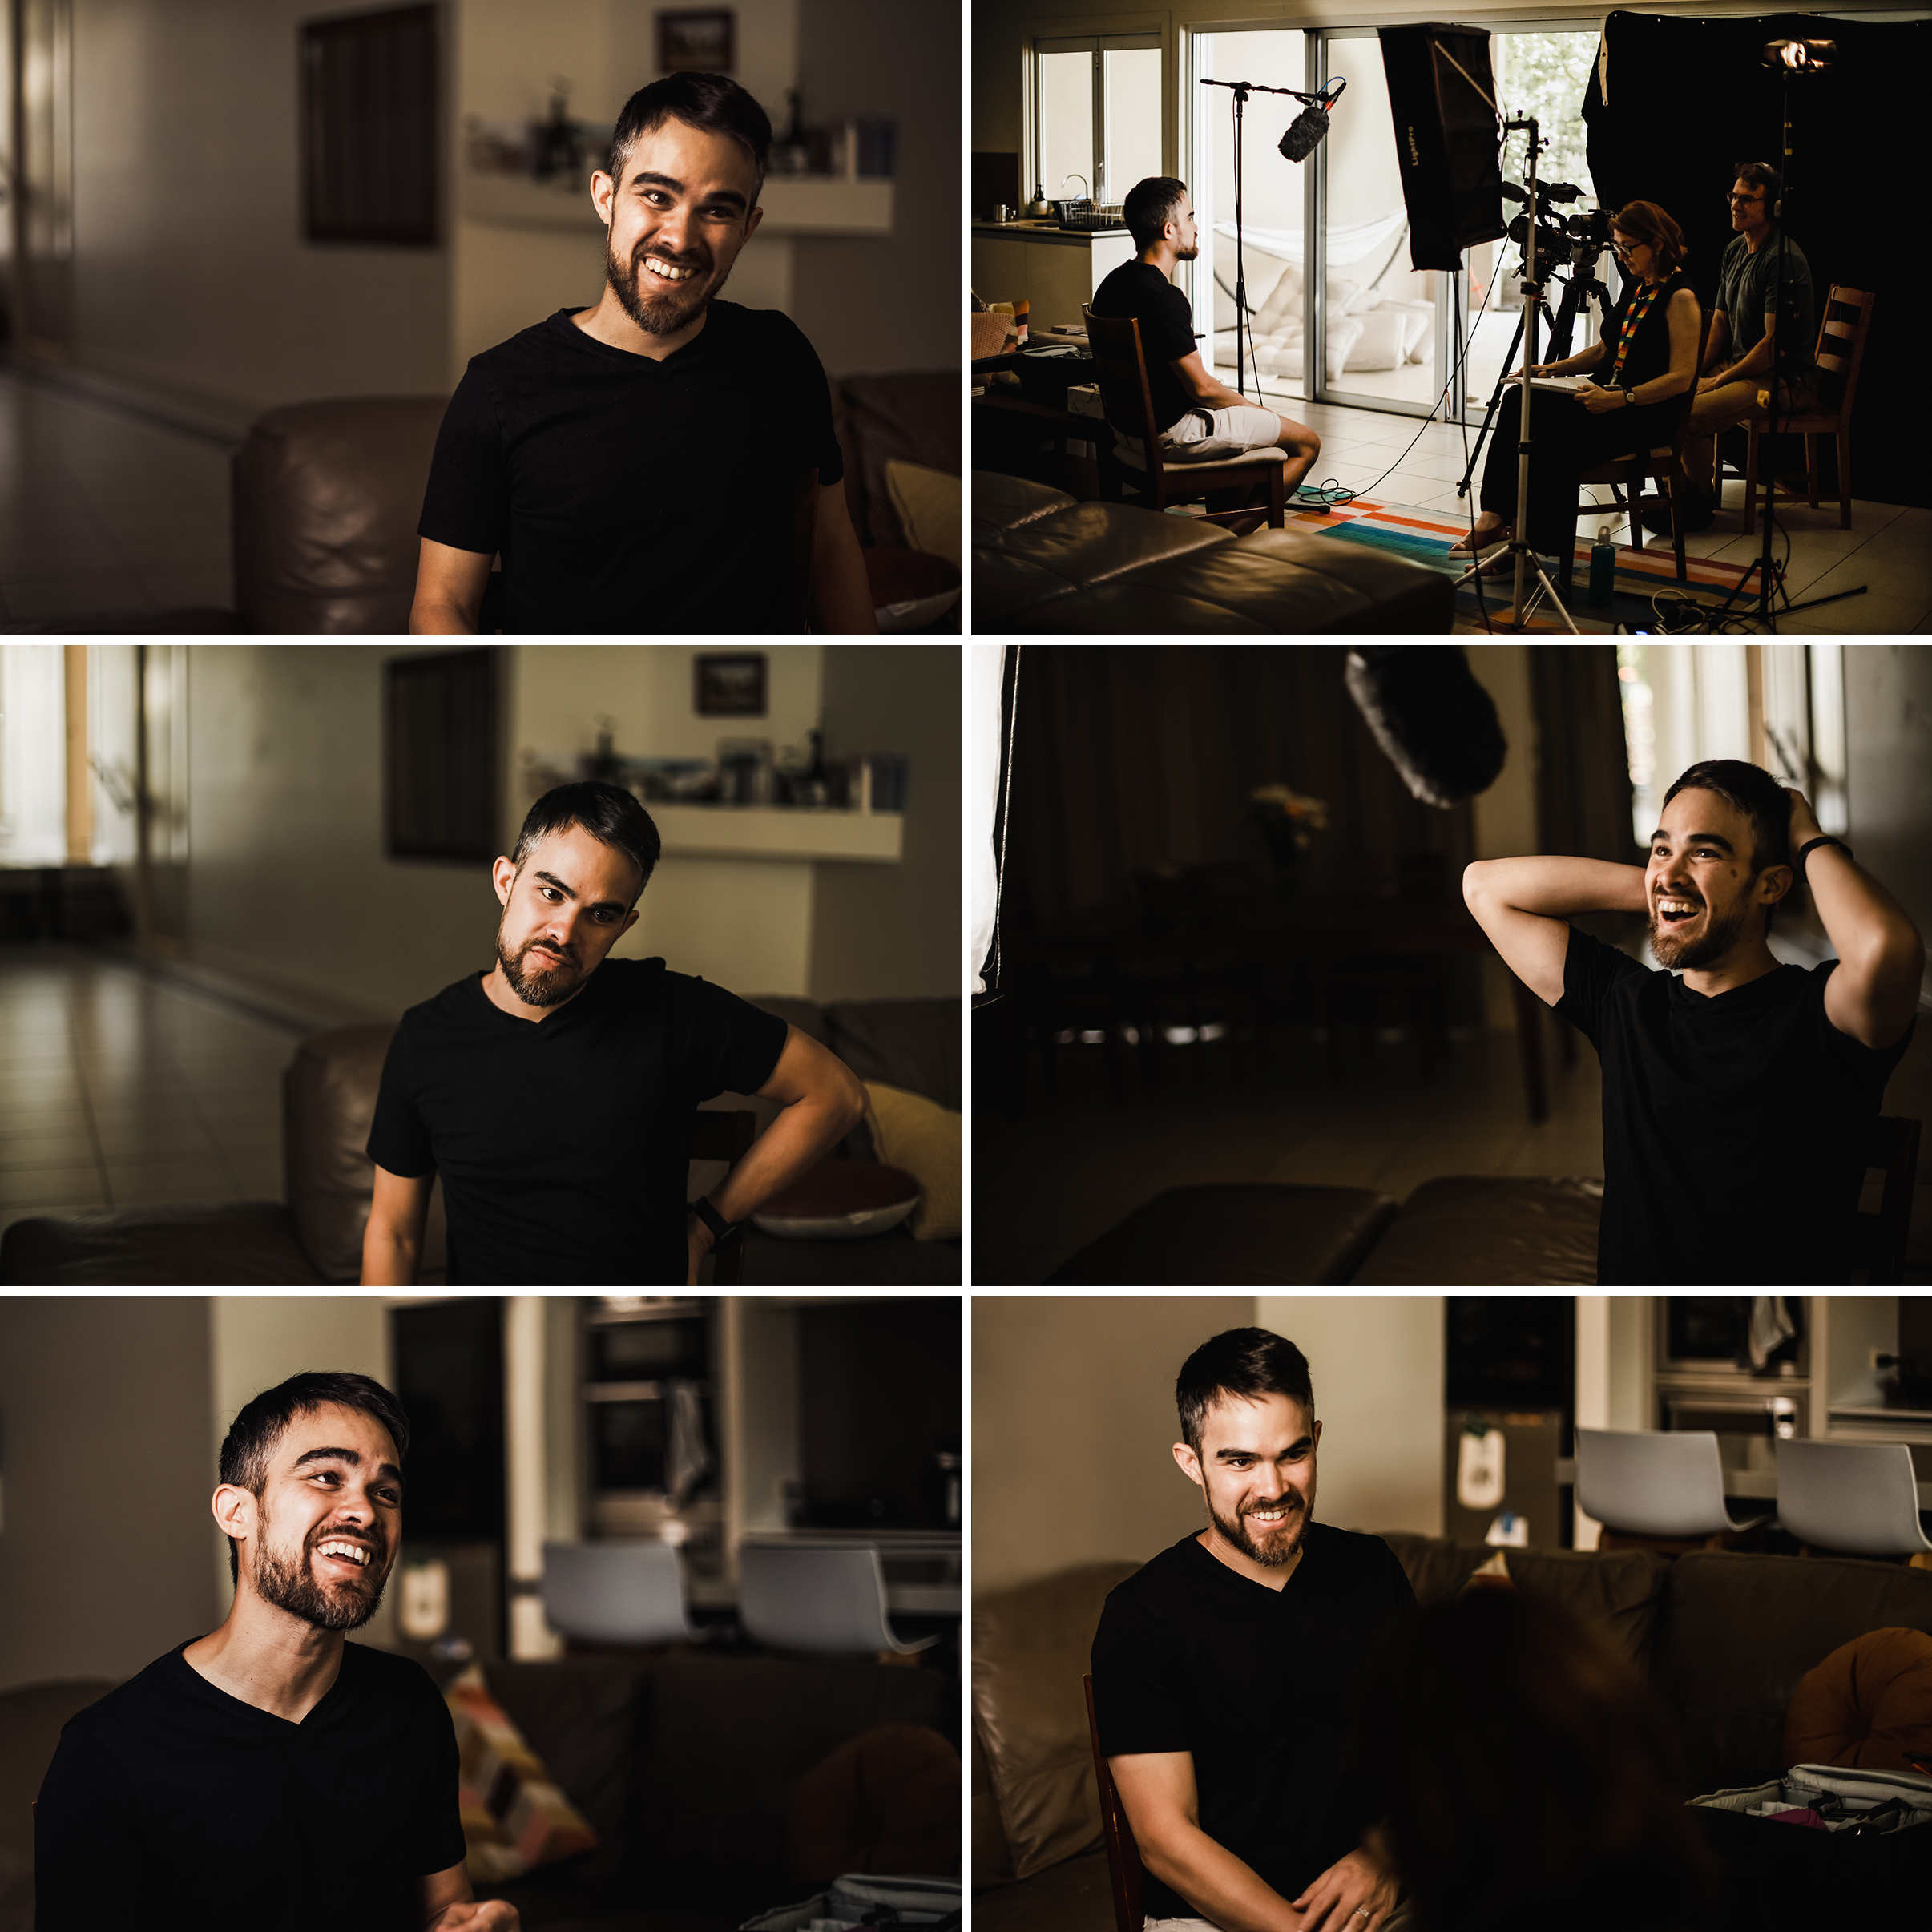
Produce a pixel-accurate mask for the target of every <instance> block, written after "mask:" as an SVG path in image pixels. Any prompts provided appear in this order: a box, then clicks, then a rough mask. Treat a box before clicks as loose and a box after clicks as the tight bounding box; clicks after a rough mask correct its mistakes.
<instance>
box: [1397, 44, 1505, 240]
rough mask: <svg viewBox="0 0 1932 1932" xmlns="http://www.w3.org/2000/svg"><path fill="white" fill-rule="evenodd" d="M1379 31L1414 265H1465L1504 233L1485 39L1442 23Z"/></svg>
mask: <svg viewBox="0 0 1932 1932" xmlns="http://www.w3.org/2000/svg"><path fill="white" fill-rule="evenodd" d="M1377 32H1378V34H1379V35H1380V38H1381V45H1382V68H1383V71H1384V72H1385V73H1386V74H1387V75H1388V77H1389V107H1390V112H1391V115H1392V116H1393V118H1394V123H1395V147H1396V159H1397V161H1398V163H1399V165H1400V167H1401V169H1402V200H1403V201H1404V202H1405V203H1406V204H1407V207H1408V210H1409V262H1410V267H1412V268H1448V269H1452V270H1453V269H1456V268H1461V267H1462V251H1463V250H1464V249H1465V248H1470V247H1473V246H1474V244H1476V243H1478V242H1482V241H1494V240H1497V239H1498V237H1500V236H1501V235H1502V232H1503V223H1502V167H1501V165H1500V155H1501V152H1502V145H1501V138H1500V133H1499V130H1498V116H1497V113H1496V107H1495V97H1496V83H1495V79H1494V75H1492V74H1491V72H1490V58H1489V35H1488V34H1487V33H1486V31H1485V30H1483V29H1482V28H1481V27H1469V26H1437V25H1429V26H1393V27H1391V26H1385V27H1381V28H1379V29H1378V30H1377Z"/></svg>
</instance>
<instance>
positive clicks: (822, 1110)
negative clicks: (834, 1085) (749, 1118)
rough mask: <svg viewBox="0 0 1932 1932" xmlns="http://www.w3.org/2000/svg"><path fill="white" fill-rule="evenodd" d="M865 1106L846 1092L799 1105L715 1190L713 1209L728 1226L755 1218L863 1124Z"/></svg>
mask: <svg viewBox="0 0 1932 1932" xmlns="http://www.w3.org/2000/svg"><path fill="white" fill-rule="evenodd" d="M864 1113H865V1104H864V1103H863V1101H859V1102H856V1103H854V1102H853V1101H852V1100H851V1099H849V1096H847V1095H845V1094H844V1093H843V1092H841V1091H834V1092H832V1093H828V1094H807V1095H805V1098H804V1099H802V1100H794V1101H793V1103H792V1104H791V1105H790V1106H789V1107H786V1108H785V1109H784V1111H783V1112H781V1113H780V1115H779V1116H778V1118H777V1119H776V1120H774V1121H773V1122H772V1124H771V1125H770V1126H769V1127H767V1128H766V1129H765V1131H764V1132H763V1133H762V1134H760V1135H759V1136H758V1138H757V1139H756V1140H754V1141H753V1142H752V1144H751V1148H750V1150H749V1151H748V1152H747V1153H746V1155H745V1156H744V1159H743V1160H740V1162H739V1163H738V1164H737V1165H736V1167H735V1168H732V1171H731V1172H730V1173H729V1174H728V1175H727V1176H725V1177H724V1185H723V1186H721V1187H719V1188H713V1189H712V1195H711V1204H712V1206H713V1207H714V1208H716V1209H717V1211H718V1212H719V1213H720V1214H721V1215H722V1216H724V1219H725V1220H728V1221H742V1220H747V1219H748V1218H749V1217H750V1216H752V1215H753V1214H755V1213H756V1212H757V1211H758V1209H759V1208H760V1207H762V1206H763V1205H764V1203H765V1202H766V1201H768V1200H770V1199H771V1198H772V1196H773V1195H774V1194H777V1193H780V1192H783V1191H784V1189H785V1188H789V1186H790V1185H791V1184H792V1183H793V1181H795V1180H797V1179H798V1177H799V1176H801V1174H805V1173H808V1172H810V1171H811V1169H812V1168H815V1167H816V1166H817V1164H819V1162H820V1161H821V1160H824V1158H825V1156H826V1155H827V1154H829V1152H831V1151H832V1149H833V1148H834V1147H836V1146H837V1144H838V1143H839V1142H840V1141H841V1140H842V1139H844V1138H845V1135H847V1134H849V1132H851V1131H852V1129H853V1127H856V1126H857V1124H858V1122H859V1120H860V1119H861V1117H862V1116H863V1115H864Z"/></svg>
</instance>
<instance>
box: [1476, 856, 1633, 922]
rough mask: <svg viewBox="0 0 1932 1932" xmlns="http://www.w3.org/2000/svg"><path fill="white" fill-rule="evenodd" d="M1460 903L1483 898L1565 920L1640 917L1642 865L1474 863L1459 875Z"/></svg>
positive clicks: (1533, 860) (1544, 860)
mask: <svg viewBox="0 0 1932 1932" xmlns="http://www.w3.org/2000/svg"><path fill="white" fill-rule="evenodd" d="M1462 893H1463V897H1465V898H1466V899H1468V900H1469V901H1471V903H1472V904H1473V903H1474V901H1475V900H1477V899H1478V898H1479V897H1486V898H1489V899H1491V900H1493V901H1495V902H1496V903H1497V904H1498V905H1507V906H1512V907H1514V908H1515V910H1517V911H1518V912H1524V913H1540V914H1542V915H1543V917H1544V918H1549V919H1567V918H1571V917H1572V916H1574V915H1575V914H1578V913H1599V912H1603V913H1610V912H1639V913H1640V912H1642V911H1644V910H1645V908H1646V905H1647V904H1648V900H1647V898H1646V896H1645V890H1644V868H1643V867H1642V866H1641V865H1616V864H1614V863H1613V862H1612V861H1610V860H1608V859H1572V858H1557V857H1528V858H1517V859H1478V860H1477V861H1475V862H1474V864H1473V865H1470V866H1469V867H1468V868H1467V869H1466V870H1465V871H1464V873H1463V874H1462Z"/></svg>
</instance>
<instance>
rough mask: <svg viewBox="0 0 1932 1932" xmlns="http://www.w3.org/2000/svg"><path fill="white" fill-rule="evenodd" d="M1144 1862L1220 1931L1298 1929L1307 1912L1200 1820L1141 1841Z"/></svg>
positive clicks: (1282, 1931)
mask: <svg viewBox="0 0 1932 1932" xmlns="http://www.w3.org/2000/svg"><path fill="white" fill-rule="evenodd" d="M1140 1859H1141V1862H1142V1863H1143V1865H1146V1867H1147V1869H1148V1870H1149V1871H1150V1872H1152V1874H1154V1876H1155V1877H1156V1878H1158V1879H1159V1880H1160V1882H1161V1883H1162V1884H1163V1885H1164V1886H1167V1887H1168V1890H1170V1891H1174V1892H1178V1893H1179V1894H1180V1895H1181V1897H1182V1898H1184V1899H1186V1900H1187V1902H1188V1904H1189V1905H1191V1906H1193V1908H1194V1909H1195V1910H1196V1912H1197V1913H1199V1914H1200V1916H1201V1917H1202V1918H1205V1919H1207V1920H1208V1922H1210V1923H1211V1924H1213V1925H1215V1926H1219V1927H1220V1932H1298V1929H1299V1927H1300V1926H1301V1918H1302V1915H1301V1913H1299V1912H1297V1910H1295V1909H1294V1907H1293V1906H1291V1905H1290V1904H1289V1902H1288V1901H1287V1900H1286V1899H1285V1898H1283V1897H1282V1896H1281V1894H1280V1893H1279V1892H1277V1890H1275V1889H1274V1887H1273V1886H1271V1885H1269V1883H1268V1882H1266V1881H1265V1880H1264V1879H1263V1878H1261V1877H1260V1874H1258V1873H1256V1871H1255V1869H1254V1868H1253V1867H1252V1865H1247V1864H1244V1862H1243V1861H1241V1860H1240V1859H1239V1858H1237V1857H1236V1856H1235V1855H1234V1853H1232V1852H1231V1851H1229V1850H1228V1848H1227V1846H1226V1845H1221V1844H1218V1843H1216V1841H1215V1840H1214V1839H1212V1838H1211V1837H1208V1834H1207V1833H1205V1832H1204V1831H1203V1830H1202V1829H1200V1826H1199V1825H1173V1826H1172V1827H1170V1828H1169V1829H1168V1834H1167V1835H1166V1836H1165V1837H1163V1838H1162V1839H1161V1840H1160V1841H1159V1842H1158V1843H1156V1844H1152V1845H1150V1844H1148V1843H1147V1842H1146V1841H1142V1843H1141V1845H1140Z"/></svg>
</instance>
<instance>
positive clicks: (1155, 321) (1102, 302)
mask: <svg viewBox="0 0 1932 1932" xmlns="http://www.w3.org/2000/svg"><path fill="white" fill-rule="evenodd" d="M1091 306H1092V309H1093V312H1094V313H1095V315H1105V316H1123V317H1124V316H1131V317H1133V318H1134V320H1135V321H1137V322H1138V323H1139V325H1140V353H1141V359H1142V361H1144V362H1145V363H1146V365H1147V371H1148V401H1149V402H1150V403H1151V404H1152V405H1153V410H1154V426H1155V428H1156V429H1157V430H1171V429H1172V427H1173V426H1174V425H1175V424H1176V423H1177V422H1179V421H1180V419H1181V417H1184V416H1185V415H1186V414H1187V413H1188V411H1189V410H1190V409H1199V408H1200V407H1201V406H1202V405H1200V404H1199V403H1197V402H1196V401H1195V400H1194V398H1193V397H1192V396H1190V395H1189V394H1188V392H1187V391H1186V390H1185V389H1183V388H1182V387H1181V386H1180V377H1178V376H1176V374H1175V373H1174V365H1175V364H1176V362H1179V361H1184V360H1185V358H1186V357H1189V356H1191V355H1192V354H1193V353H1194V352H1195V350H1196V349H1198V348H1199V347H1200V344H1199V343H1198V342H1196V341H1195V340H1194V311H1193V310H1192V309H1190V308H1189V307H1188V298H1187V297H1186V296H1184V295H1183V294H1182V293H1181V292H1180V290H1179V289H1178V288H1176V287H1175V286H1174V284H1172V282H1171V281H1169V280H1168V278H1167V277H1166V276H1164V275H1163V274H1162V273H1161V272H1160V270H1159V269H1158V268H1155V267H1154V266H1153V265H1152V264H1151V263H1148V262H1143V261H1141V260H1138V259H1136V260H1133V261H1127V262H1123V263H1122V264H1120V266H1119V268H1116V269H1115V270H1114V271H1113V272H1112V273H1111V274H1110V275H1109V276H1107V278H1106V279H1105V280H1103V282H1102V283H1101V284H1100V286H1099V288H1096V289H1095V291H1094V299H1093V302H1092V304H1091ZM1101 390H1102V394H1101V400H1102V401H1103V402H1104V403H1105V404H1106V405H1107V420H1108V421H1110V422H1113V423H1116V424H1118V425H1119V426H1120V427H1121V428H1122V429H1126V428H1127V426H1128V425H1130V424H1131V423H1132V421H1134V418H1135V414H1136V413H1137V412H1138V411H1139V407H1140V400H1139V397H1137V396H1131V395H1129V394H1128V393H1127V392H1126V391H1125V390H1124V389H1115V388H1112V387H1111V386H1109V385H1107V384H1104V383H1103V385H1101Z"/></svg>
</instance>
